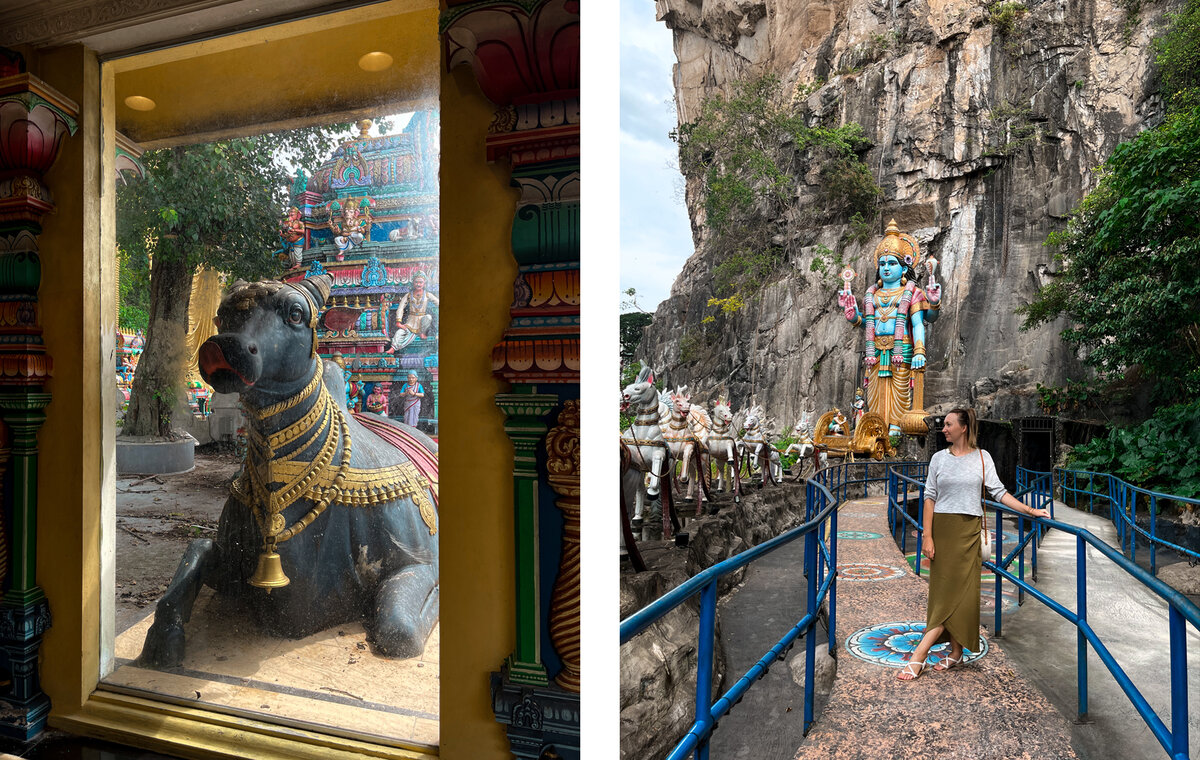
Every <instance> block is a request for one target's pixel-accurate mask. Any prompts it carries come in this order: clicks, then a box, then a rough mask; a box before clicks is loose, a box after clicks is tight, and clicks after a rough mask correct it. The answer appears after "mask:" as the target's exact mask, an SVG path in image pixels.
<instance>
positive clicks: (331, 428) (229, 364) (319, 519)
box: [140, 275, 438, 667]
mask: <svg viewBox="0 0 1200 760" xmlns="http://www.w3.org/2000/svg"><path fill="white" fill-rule="evenodd" d="M331 285H332V279H331V278H330V277H329V276H328V275H320V276H317V277H313V278H311V279H306V280H303V281H301V282H300V283H298V284H295V285H293V284H286V283H282V282H277V281H267V282H259V283H252V284H246V283H243V282H237V283H235V284H234V286H233V287H232V289H231V291H230V293H229V294H228V295H227V296H225V298H224V299H223V300H222V301H221V306H220V309H219V310H218V311H217V318H216V320H215V321H216V325H217V328H218V334H217V335H214V336H213V337H212V338H210V339H209V340H208V341H206V342H205V343H204V345H203V346H201V348H200V371H201V374H202V375H203V376H204V379H205V381H207V382H208V383H209V384H210V385H212V386H213V387H214V388H216V389H217V390H218V391H220V392H222V393H233V392H237V393H240V394H241V398H242V403H243V406H244V408H245V410H246V416H247V420H246V423H247V425H246V427H247V436H248V443H249V446H248V453H247V455H246V461H245V465H244V467H243V470H242V474H241V476H240V477H239V478H238V479H237V480H236V481H235V482H234V484H233V486H232V487H231V489H230V496H229V500H228V501H227V502H226V503H225V508H224V510H223V511H222V513H221V520H220V525H219V528H218V530H217V537H216V540H215V541H213V540H210V539H200V540H196V541H192V542H191V544H190V545H189V546H188V548H187V551H186V553H185V554H184V557H183V560H182V562H181V563H180V565H179V569H178V570H177V571H176V572H175V577H174V579H172V581H171V585H170V587H169V588H168V589H167V591H166V593H165V594H164V595H163V598H162V599H161V600H159V602H158V607H157V610H156V612H155V615H154V624H153V625H152V626H151V627H150V630H149V632H148V634H147V636H146V641H145V644H144V645H143V649H142V655H141V658H140V660H141V662H142V663H144V664H147V665H151V666H155V667H172V666H176V665H178V664H179V663H180V662H181V661H182V660H183V655H184V629H183V625H184V623H186V622H187V620H188V619H189V618H190V617H191V612H192V606H193V604H194V603H195V600H196V594H197V593H199V591H200V587H201V585H202V584H207V585H209V586H211V587H213V588H214V589H216V590H217V591H218V592H219V593H223V594H232V595H241V596H245V597H248V598H249V601H250V604H251V606H252V608H253V609H254V611H255V613H256V614H257V616H258V618H259V620H260V622H261V624H262V625H263V626H264V627H265V628H266V629H267V630H269V631H270V632H271V633H273V634H276V635H280V636H285V637H293V638H299V637H303V636H307V635H309V634H311V633H314V632H316V631H320V630H322V629H325V628H328V627H330V626H334V625H337V624H339V623H343V622H345V621H348V620H356V619H360V618H361V619H363V620H364V623H365V626H366V628H367V631H368V634H369V638H370V641H371V643H372V645H373V646H374V648H375V650H376V651H378V652H380V653H382V654H386V655H392V656H397V657H414V656H416V655H419V654H420V653H421V652H422V651H423V650H424V647H425V640H426V638H427V637H428V636H429V633H430V631H432V630H433V626H434V624H435V623H436V622H437V618H438V544H437V537H436V535H435V534H436V532H437V511H436V500H437V464H436V456H437V455H436V450H437V446H436V444H435V443H433V441H431V440H430V439H429V438H428V437H426V436H425V435H423V434H421V433H419V432H417V431H416V430H414V429H413V428H410V427H407V426H404V425H399V424H396V423H392V422H391V421H390V420H384V418H382V417H379V416H377V415H364V416H360V417H356V416H352V415H351V414H350V413H349V412H348V411H347V409H346V402H345V399H346V394H345V390H344V381H343V377H342V372H341V369H340V368H339V367H338V366H337V365H336V364H333V363H332V362H322V361H321V359H320V358H319V357H318V356H317V336H316V324H317V312H318V311H319V310H320V308H321V307H322V306H323V305H324V303H325V299H326V298H327V297H328V295H329V289H330V287H331Z"/></svg>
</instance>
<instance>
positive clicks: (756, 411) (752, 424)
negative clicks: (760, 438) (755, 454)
mask: <svg viewBox="0 0 1200 760" xmlns="http://www.w3.org/2000/svg"><path fill="white" fill-rule="evenodd" d="M762 418H763V408H762V407H761V406H759V405H758V404H755V405H754V406H752V407H750V411H748V412H746V420H745V423H744V424H745V426H746V430H758V426H759V425H760V424H761V423H762Z"/></svg>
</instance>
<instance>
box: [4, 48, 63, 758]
mask: <svg viewBox="0 0 1200 760" xmlns="http://www.w3.org/2000/svg"><path fill="white" fill-rule="evenodd" d="M14 70H15V71H16V73H10V74H9V75H8V76H5V77H4V78H2V79H0V419H3V421H4V423H5V424H6V425H7V426H8V429H9V430H10V432H11V438H12V472H13V479H12V488H11V489H10V491H9V493H7V494H5V495H4V496H5V513H6V514H7V515H10V519H11V522H10V523H9V524H8V525H7V526H5V527H6V528H7V530H5V535H4V539H5V540H6V541H7V542H9V544H8V546H9V548H8V553H9V556H10V558H11V573H10V574H9V576H8V577H7V578H6V579H5V589H4V595H3V597H2V598H0V653H2V654H3V659H4V662H3V666H4V667H5V668H6V669H7V670H8V671H9V673H10V674H11V684H10V685H9V686H8V687H7V693H4V692H3V691H0V701H3V702H5V703H7V706H8V709H6V710H3V711H0V735H5V736H10V737H15V738H18V739H21V740H28V739H30V738H32V737H33V736H36V735H37V734H38V733H40V732H41V730H42V728H43V727H44V726H45V723H46V716H47V714H48V713H49V712H50V700H49V698H48V697H47V696H46V695H45V694H44V693H43V692H42V690H41V686H40V683H39V680H38V670H37V662H38V649H39V647H40V646H41V642H42V636H43V634H44V633H45V632H46V630H47V629H48V628H49V627H50V607H49V603H48V602H47V600H46V596H45V594H44V593H43V592H42V589H41V588H40V587H39V586H38V585H37V578H36V570H37V553H36V546H37V535H36V531H37V477H38V454H37V434H38V430H39V429H40V428H41V426H42V423H43V422H45V419H46V415H45V413H44V411H43V410H44V409H45V408H46V406H47V405H48V404H49V403H50V394H49V393H44V392H43V391H42V387H43V385H44V384H45V382H46V379H47V378H48V377H49V376H50V374H51V370H52V362H51V359H50V356H49V355H48V354H47V353H46V347H45V346H44V345H43V343H42V328H41V325H40V320H39V313H38V308H39V306H38V288H39V286H40V285H41V259H40V258H39V252H38V236H39V235H41V232H42V224H41V222H42V217H43V216H44V215H46V214H47V213H49V212H50V211H52V210H53V208H54V204H53V202H52V200H51V197H50V191H49V190H48V189H47V188H46V186H45V185H44V184H43V182H42V178H43V176H44V174H45V172H46V171H47V170H48V169H49V168H50V167H51V166H52V165H53V164H54V160H55V158H57V156H58V149H59V146H60V145H61V144H62V140H63V138H64V137H66V136H67V135H68V134H74V133H75V130H76V128H77V123H76V121H75V117H76V116H77V115H78V110H79V109H78V106H77V105H76V104H75V103H73V102H72V101H71V100H69V99H68V98H66V97H64V96H63V95H61V94H60V93H58V92H57V91H55V90H54V89H53V88H51V87H50V86H49V85H47V84H46V83H45V82H42V81H41V80H40V79H38V78H37V77H35V76H33V75H31V74H28V73H25V72H24V66H23V62H22V61H21V60H20V58H19V57H17V56H11V55H7V54H6V52H5V51H3V50H0V72H12V71H14ZM0 688H4V687H0Z"/></svg>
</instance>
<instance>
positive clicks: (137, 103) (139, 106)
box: [125, 95, 158, 111]
mask: <svg viewBox="0 0 1200 760" xmlns="http://www.w3.org/2000/svg"><path fill="white" fill-rule="evenodd" d="M125 105H127V106H129V107H130V108H132V109H133V110H135V111H153V110H154V107H155V106H156V105H158V104H157V103H155V102H154V101H153V100H151V99H150V98H147V97H145V96H144V95H130V96H129V97H127V98H125Z"/></svg>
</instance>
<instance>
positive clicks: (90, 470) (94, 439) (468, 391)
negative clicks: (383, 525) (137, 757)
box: [29, 3, 517, 760]
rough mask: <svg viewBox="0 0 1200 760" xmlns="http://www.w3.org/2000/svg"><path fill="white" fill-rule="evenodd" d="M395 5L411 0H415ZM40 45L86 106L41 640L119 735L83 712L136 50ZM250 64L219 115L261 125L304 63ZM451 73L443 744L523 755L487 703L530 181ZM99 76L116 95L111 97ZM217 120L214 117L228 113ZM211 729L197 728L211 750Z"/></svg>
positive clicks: (507, 506)
mask: <svg viewBox="0 0 1200 760" xmlns="http://www.w3.org/2000/svg"><path fill="white" fill-rule="evenodd" d="M387 5H388V6H396V5H397V4H395V3H389V4H387ZM398 5H399V6H402V7H406V8H409V9H411V6H413V5H414V3H400V4H398ZM424 5H426V6H428V5H431V4H429V3H425V4H424ZM372 7H373V8H376V11H377V10H378V8H377V7H375V6H372ZM376 11H373V12H376ZM409 15H410V16H411V14H409ZM420 17H421V19H422V23H423V24H424V25H425V28H426V30H427V31H430V33H432V31H431V30H432V29H435V28H436V27H435V26H434V25H435V24H436V9H433V10H429V9H427V8H426V9H424V10H422V11H421V16H420ZM374 21H375V22H377V23H384V22H387V19H386V18H385V19H383V20H382V21H381V20H380V19H374ZM392 22H395V19H392ZM335 36H336V35H335ZM316 50H320V48H319V47H318V48H316ZM422 50H423V52H424V54H425V55H431V56H435V59H434V62H433V63H429V62H426V63H424V64H421V63H420V62H419V61H416V60H407V61H403V62H402V61H400V60H399V59H398V60H397V63H398V64H400V63H403V67H419V66H423V65H427V66H429V67H430V70H432V66H434V65H439V64H438V63H436V60H437V59H436V56H437V48H436V47H435V46H433V45H429V44H426V45H425V46H424V47H423V48H422ZM29 58H30V70H31V72H32V73H34V74H36V75H38V76H40V77H42V78H43V79H44V80H46V81H47V82H48V83H49V84H51V85H52V86H53V87H55V88H57V89H59V90H60V91H62V92H63V93H64V94H65V95H67V96H69V97H71V98H72V99H74V100H75V101H76V102H78V103H79V104H80V106H81V108H82V113H81V115H80V128H79V131H78V132H77V133H76V135H75V136H73V137H68V138H67V139H66V140H65V142H64V145H63V150H62V152H61V154H60V156H59V159H58V162H57V163H56V164H55V166H54V168H53V169H52V171H51V172H50V174H49V175H48V176H47V184H48V186H49V187H50V188H51V190H52V192H53V194H54V198H55V201H56V204H57V207H58V208H57V211H56V213H54V214H53V215H50V216H48V217H47V218H46V219H45V228H46V229H45V233H44V234H43V235H42V237H41V249H42V264H43V277H42V288H41V300H42V314H41V318H42V323H43V325H44V328H45V340H46V345H47V348H48V350H49V352H50V353H51V355H52V356H53V358H54V363H55V367H54V377H53V379H52V380H51V382H50V384H49V386H48V390H50V391H52V392H53V400H52V402H51V404H50V406H49V408H48V409H47V421H46V423H45V426H44V427H43V428H42V431H41V434H40V436H39V442H40V450H41V460H40V467H41V469H40V472H39V479H38V487H39V512H38V581H39V583H40V584H41V585H42V587H43V588H44V589H45V591H46V594H47V596H48V597H49V599H50V606H51V611H52V614H53V625H52V627H51V629H50V631H49V633H48V634H47V635H46V638H45V643H44V645H43V648H42V665H41V673H42V683H43V687H44V689H45V691H46V692H47V694H49V695H50V697H51V700H52V702H53V714H52V718H51V723H52V725H64V726H66V727H69V728H71V729H72V730H83V731H88V732H90V733H100V734H106V733H107V734H108V736H109V737H110V738H120V737H121V733H120V731H116V732H115V733H113V732H106V731H105V730H103V729H96V728H89V726H95V725H99V724H98V723H89V722H88V719H86V716H85V717H83V718H80V717H79V716H80V715H84V714H85V713H86V712H87V709H88V708H86V707H85V703H87V702H88V697H89V695H90V694H91V693H92V691H93V690H94V689H95V687H96V684H97V675H98V672H99V668H100V657H101V653H100V626H101V613H100V609H101V603H100V598H101V594H102V592H101V588H102V585H101V580H100V572H99V567H100V564H101V563H100V556H101V552H102V549H101V547H102V546H104V545H105V542H106V541H107V542H109V544H108V545H109V546H111V536H108V535H106V534H105V529H104V520H103V519H102V517H101V509H102V499H101V494H102V492H103V491H104V489H106V488H108V489H111V488H112V483H113V477H114V476H113V472H112V462H111V458H112V447H111V444H110V443H108V442H107V441H108V440H111V439H109V438H106V437H107V436H113V435H115V429H114V428H115V424H114V418H113V413H112V406H113V405H112V403H111V402H112V398H111V390H107V391H106V390H104V389H105V388H107V380H108V379H110V378H111V376H112V373H113V368H114V364H113V358H112V355H111V354H112V348H113V340H112V337H111V336H112V334H113V331H114V329H115V316H114V315H115V309H114V308H113V303H112V299H113V297H114V295H113V294H114V293H115V280H114V271H113V267H114V261H113V257H112V250H113V248H112V246H113V229H114V227H113V212H114V208H113V207H114V204H113V202H112V199H113V197H114V194H115V187H114V185H113V183H112V181H111V179H110V178H107V177H103V176H102V174H103V172H102V171H101V165H100V156H101V140H102V130H101V124H102V122H106V127H107V129H106V134H108V135H109V137H108V138H107V140H108V145H109V149H110V150H111V144H112V139H113V138H112V137H111V135H112V134H113V133H114V132H115V129H114V127H115V128H116V129H122V130H124V128H125V126H124V125H123V124H122V121H123V117H122V109H123V106H121V105H119V103H120V100H119V98H114V97H112V96H111V94H112V93H114V91H115V92H117V93H118V94H119V93H120V92H121V91H122V87H123V85H122V81H123V77H125V76H126V75H127V74H128V73H129V72H128V68H129V64H128V63H126V64H123V65H124V66H125V68H126V71H125V73H122V70H121V68H120V67H115V66H109V67H108V68H106V69H105V70H104V73H103V75H102V72H101V66H100V64H99V63H98V62H97V60H96V58H95V56H94V55H93V54H92V53H91V52H90V51H87V50H85V49H84V48H82V47H80V46H70V47H66V48H60V49H56V50H52V51H36V52H34V53H33V54H31V55H30V56H29ZM254 65H255V70H254V71H253V72H252V76H250V77H248V78H247V79H244V80H242V81H243V83H242V84H238V83H237V82H230V81H221V82H215V81H211V80H210V84H214V85H219V87H220V88H221V90H222V91H223V92H224V93H225V94H226V95H227V96H229V97H228V98H227V99H228V101H229V102H230V104H232V105H231V106H230V108H229V109H228V110H226V111H225V112H223V114H222V123H223V124H226V125H231V124H234V123H237V122H239V121H240V122H241V123H242V124H244V125H251V124H253V123H255V121H256V119H257V120H260V119H261V118H262V117H263V114H262V109H261V104H260V102H259V101H260V98H258V96H257V93H255V92H253V91H252V90H251V89H250V85H249V84H246V83H245V82H251V81H257V80H258V79H259V77H263V76H267V75H270V76H275V75H276V74H278V71H276V70H275V69H277V68H279V67H285V66H291V65H292V62H291V61H288V60H284V59H283V58H279V57H272V56H263V57H260V58H257V59H256V60H255V64H254ZM156 66H157V69H158V71H159V74H158V76H162V77H167V76H168V75H169V72H170V71H171V68H170V65H169V62H168V61H166V60H164V61H162V62H161V63H160V64H156ZM401 68H402V67H401ZM439 71H440V72H441V73H440V87H441V108H442V168H441V175H442V177H441V187H442V193H443V200H442V208H441V220H442V224H441V241H442V257H443V258H442V261H443V266H442V267H441V270H442V280H441V292H440V294H439V295H440V297H441V302H442V308H441V317H440V320H441V322H440V338H441V341H440V342H441V358H440V362H441V371H440V378H441V380H440V387H439V390H440V412H441V431H442V432H441V441H440V442H441V532H440V539H441V636H442V647H441V650H442V663H441V718H442V735H441V753H440V754H441V756H442V757H445V758H452V759H453V758H463V759H466V758H471V759H481V760H490V759H492V758H495V759H497V760H499V759H501V758H508V757H510V756H511V755H510V754H509V751H508V742H507V740H506V739H505V737H504V731H503V728H502V726H501V725H500V724H498V723H497V722H496V721H495V719H494V717H493V715H492V712H491V705H490V693H489V687H488V674H489V672H491V671H493V670H497V669H498V668H499V666H500V664H501V663H502V662H503V660H504V658H505V657H506V656H507V655H508V654H509V653H510V652H511V651H512V648H513V646H514V629H515V612H514V603H515V600H514V576H515V570H514V556H513V554H514V550H513V517H512V446H511V444H510V443H509V441H508V438H507V436H506V435H505V434H504V430H503V416H502V414H501V413H500V411H499V410H498V409H497V408H496V406H495V403H494V400H493V396H494V394H496V393H497V392H499V391H501V390H504V389H505V388H504V384H503V383H502V382H500V381H497V380H496V379H494V378H493V376H492V373H491V357H490V354H491V347H492V345H493V344H494V343H495V342H496V341H497V340H499V338H500V335H501V332H502V331H503V329H504V328H505V327H506V326H507V324H508V321H509V319H508V308H509V304H510V303H511V300H512V282H513V279H514V277H515V275H516V264H515V262H514V261H513V259H512V255H511V241H510V234H511V225H512V217H513V213H514V209H515V202H516V198H517V191H516V190H515V189H514V188H512V187H510V186H509V181H508V177H509V171H508V167H507V166H489V165H487V164H486V163H485V161H484V138H485V135H486V132H487V126H488V124H489V123H490V122H491V119H492V114H493V111H494V109H493V107H492V105H491V104H490V103H489V102H488V101H487V100H486V98H484V97H483V96H482V94H481V93H480V91H479V88H478V86H477V85H476V83H475V81H474V78H473V75H472V73H471V71H470V70H469V69H468V68H459V69H457V70H455V71H454V72H449V73H446V72H445V71H444V64H442V65H440V68H439ZM102 78H104V81H106V84H107V87H108V89H107V92H108V93H110V96H109V97H105V98H103V102H102V98H101V92H102V90H103V88H102V86H101V83H102ZM435 81H436V79H435ZM143 84H144V81H143ZM326 85H328V82H326ZM313 86H314V87H315V86H319V85H313ZM189 89H190V88H189ZM339 102H340V104H341V108H342V109H344V110H342V111H340V112H339V115H340V116H342V117H345V116H347V114H349V113H351V112H352V108H351V107H350V104H349V103H346V102H341V101H339ZM326 105H329V107H333V105H331V104H330V103H329V102H326ZM151 113H153V112H151ZM164 113H165V112H164ZM159 118H161V119H164V121H163V123H162V124H161V131H160V134H161V135H164V136H169V135H170V134H171V133H172V130H174V129H175V127H176V126H177V125H178V124H181V123H189V124H193V125H195V124H196V122H194V121H192V122H188V121H187V117H186V115H180V114H174V115H170V118H169V119H168V118H167V116H166V115H162V114H160V117H159ZM308 120H309V121H311V119H308ZM203 126H204V128H205V129H209V130H211V131H212V132H213V133H215V131H216V130H217V126H218V125H216V124H215V123H207V124H205V125H203ZM142 127H143V129H145V125H142ZM250 128H252V127H250ZM143 134H147V135H151V134H154V131H153V130H148V131H144V132H143ZM109 173H111V172H109ZM102 186H103V187H104V192H105V193H106V196H105V197H103V198H102V195H101V188H102ZM102 235H103V238H102ZM106 393H107V394H108V396H109V397H108V398H107V401H106V396H105V394H106ZM110 492H111V491H110ZM110 508H111V507H110ZM109 524H110V525H111V523H109ZM110 551H111V549H110ZM110 572H111V571H110ZM94 702H95V701H94V700H93V708H94ZM81 708H84V709H83V712H82V713H80V712H79V711H80V710H81ZM73 714H75V715H73ZM165 724H166V721H165V720H164V726H165ZM138 725H139V726H142V728H138V729H134V730H137V731H139V732H141V733H142V735H144V736H148V735H150V734H148V733H145V732H146V731H148V729H147V728H145V726H146V725H149V723H139V724H138ZM172 730H178V726H175V728H174V729H172ZM164 731H165V729H164ZM184 735H186V733H185V734H184ZM206 736H207V734H206ZM126 740H129V739H128V737H126ZM202 741H203V740H201V739H199V738H197V745H196V746H197V748H198V751H199V752H201V753H203V752H204V750H203V748H202V745H201V743H200V742H202ZM150 743H151V744H153V743H154V742H153V741H151V742H150Z"/></svg>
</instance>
